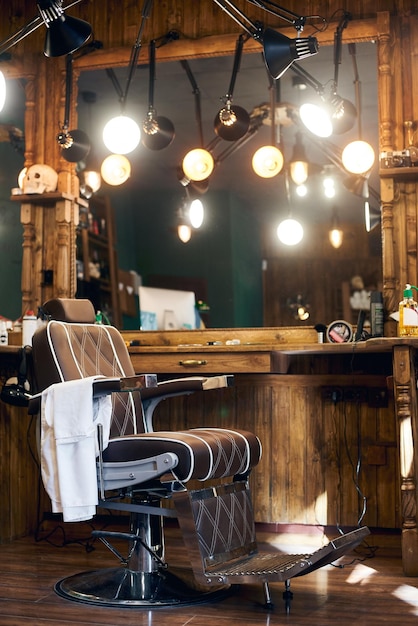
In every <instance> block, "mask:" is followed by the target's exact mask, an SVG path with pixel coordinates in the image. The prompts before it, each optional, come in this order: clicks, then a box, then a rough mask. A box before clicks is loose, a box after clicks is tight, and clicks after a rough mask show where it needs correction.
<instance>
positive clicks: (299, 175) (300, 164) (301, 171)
mask: <svg viewBox="0 0 418 626" xmlns="http://www.w3.org/2000/svg"><path fill="white" fill-rule="evenodd" d="M290 177H291V179H292V180H293V182H294V183H295V185H302V184H303V183H306V181H307V180H308V164H307V162H306V161H292V162H291V164H290Z"/></svg>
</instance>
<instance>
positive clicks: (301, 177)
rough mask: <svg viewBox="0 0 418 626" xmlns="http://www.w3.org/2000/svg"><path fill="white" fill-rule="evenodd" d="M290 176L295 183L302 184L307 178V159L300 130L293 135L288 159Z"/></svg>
mask: <svg viewBox="0 0 418 626" xmlns="http://www.w3.org/2000/svg"><path fill="white" fill-rule="evenodd" d="M290 177H291V179H292V180H293V182H294V183H295V185H303V183H305V182H306V181H307V179H308V159H307V156H306V152H305V147H304V145H303V143H302V135H301V133H300V132H297V133H296V137H295V145H294V148H293V154H292V158H291V160H290Z"/></svg>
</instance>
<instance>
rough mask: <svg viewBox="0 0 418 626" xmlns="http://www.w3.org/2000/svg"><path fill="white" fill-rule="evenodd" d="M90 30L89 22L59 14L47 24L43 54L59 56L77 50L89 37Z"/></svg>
mask: <svg viewBox="0 0 418 626" xmlns="http://www.w3.org/2000/svg"><path fill="white" fill-rule="evenodd" d="M91 31H92V29H91V26H90V24H89V23H88V22H85V21H84V20H80V19H78V18H76V17H71V16H65V15H61V16H59V17H58V18H57V19H55V20H53V21H52V22H49V23H48V24H47V30H46V38H45V46H44V54H45V56H47V57H60V56H64V55H65V54H70V53H71V52H74V51H75V50H78V49H79V48H81V46H82V45H83V44H84V43H85V42H86V41H87V39H88V38H89V37H90V35H91Z"/></svg>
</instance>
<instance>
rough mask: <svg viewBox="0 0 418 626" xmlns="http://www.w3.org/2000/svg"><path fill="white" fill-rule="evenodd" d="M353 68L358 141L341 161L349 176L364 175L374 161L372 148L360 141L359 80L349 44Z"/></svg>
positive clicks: (352, 46) (355, 62)
mask: <svg viewBox="0 0 418 626" xmlns="http://www.w3.org/2000/svg"><path fill="white" fill-rule="evenodd" d="M348 50H349V52H350V55H351V58H352V61H353V67H354V85H355V91H356V104H357V109H358V112H359V114H358V139H357V140H355V141H352V142H351V143H349V144H348V145H347V146H346V147H345V148H344V150H343V152H342V155H341V159H342V163H343V165H344V167H345V169H346V170H347V171H348V172H350V173H351V174H366V173H367V172H369V171H370V170H371V168H372V167H373V165H374V161H375V154H374V150H373V148H372V146H371V145H370V144H369V143H368V142H367V141H364V140H363V139H362V125H361V97H360V78H359V73H358V68H357V59H356V44H349V45H348Z"/></svg>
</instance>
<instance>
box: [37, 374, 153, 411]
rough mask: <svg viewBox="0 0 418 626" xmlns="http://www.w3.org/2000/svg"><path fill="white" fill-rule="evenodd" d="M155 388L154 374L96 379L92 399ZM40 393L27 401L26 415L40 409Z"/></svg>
mask: <svg viewBox="0 0 418 626" xmlns="http://www.w3.org/2000/svg"><path fill="white" fill-rule="evenodd" d="M147 387H149V388H156V387H157V376H156V375H155V374H138V375H136V376H127V377H123V378H117V377H111V378H106V377H102V378H98V379H97V380H95V381H94V383H93V398H101V397H103V396H108V395H109V394H111V393H116V392H118V393H124V392H126V393H128V392H130V391H142V390H143V389H145V388H147ZM41 399H42V392H40V393H37V394H34V395H33V396H32V397H31V398H30V400H29V406H28V413H29V415H35V414H36V413H39V411H40V409H41Z"/></svg>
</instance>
